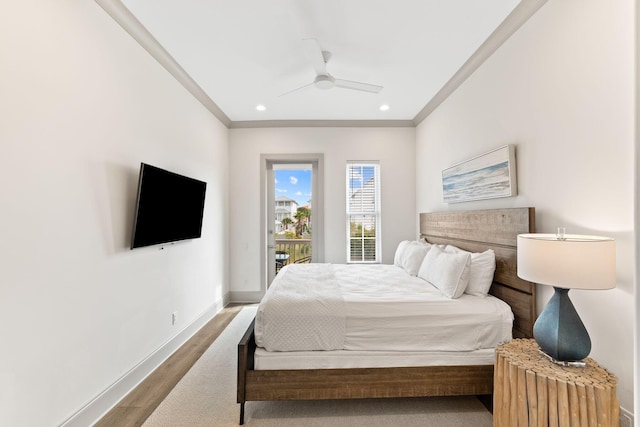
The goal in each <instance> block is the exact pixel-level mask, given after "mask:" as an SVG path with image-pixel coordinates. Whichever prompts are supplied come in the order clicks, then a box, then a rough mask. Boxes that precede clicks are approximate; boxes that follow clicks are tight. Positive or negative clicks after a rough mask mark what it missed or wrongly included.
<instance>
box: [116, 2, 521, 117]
mask: <svg viewBox="0 0 640 427" xmlns="http://www.w3.org/2000/svg"><path fill="white" fill-rule="evenodd" d="M122 3H123V4H124V6H126V8H128V9H129V10H130V11H131V12H132V13H133V15H135V17H136V18H137V19H138V20H139V21H140V23H142V25H144V26H145V27H146V29H147V30H148V31H149V32H150V33H151V34H152V35H153V36H154V37H155V39H156V40H157V41H158V42H159V43H160V45H162V47H164V49H165V50H166V51H167V52H168V53H169V54H170V55H171V56H172V57H173V58H174V59H175V60H176V61H177V63H178V64H179V65H180V66H181V67H182V68H183V69H184V70H185V71H186V72H187V73H188V75H189V76H191V78H192V79H193V80H194V81H195V82H196V83H197V84H198V85H199V86H200V87H201V88H202V89H203V90H204V92H205V93H206V94H207V95H208V96H209V97H210V98H211V99H212V100H213V101H214V102H215V104H217V106H218V107H219V108H220V109H221V110H222V111H223V112H224V114H225V115H226V116H227V117H228V118H229V119H230V120H231V121H232V122H244V121H263V120H413V119H414V118H415V117H416V115H418V113H420V111H421V110H422V109H423V108H424V107H425V105H427V103H429V101H430V100H431V99H432V98H433V97H434V96H435V95H436V94H437V93H438V91H439V90H440V89H441V88H442V87H443V86H444V85H445V83H447V81H449V79H451V77H452V76H453V75H454V74H455V73H456V72H457V71H458V70H459V69H460V67H461V66H462V65H463V64H464V63H465V61H467V59H469V58H470V57H471V55H472V54H473V53H474V52H475V51H476V50H477V49H478V48H479V47H480V45H481V44H482V43H483V42H484V41H485V40H486V39H487V37H488V36H489V35H490V34H491V33H492V32H493V31H494V30H495V29H496V27H498V25H499V24H500V23H501V22H502V21H503V20H504V19H505V18H506V17H507V16H508V15H509V14H510V13H511V12H512V11H513V9H514V8H515V7H516V6H517V5H518V3H519V0H483V1H478V0H395V1H382V0H271V1H265V0H236V1H232V0H228V1H214V0H182V1H176V0H154V1H149V0H122ZM306 38H315V39H317V40H318V42H319V44H320V46H321V48H322V49H323V50H328V51H330V52H331V53H332V58H331V60H330V61H329V62H328V64H327V68H328V71H329V72H330V73H331V74H332V75H333V76H334V77H336V78H340V79H345V80H355V81H361V82H365V83H371V84H376V85H381V86H384V89H382V91H380V93H378V94H372V93H367V92H362V91H356V90H348V89H342V88H337V87H336V88H333V89H329V90H321V89H317V88H315V87H313V86H309V87H306V88H304V89H301V90H299V91H296V92H294V93H291V94H288V95H285V96H280V95H281V94H283V93H285V92H287V91H290V90H292V89H295V88H298V87H301V86H303V85H306V84H309V83H311V82H312V81H313V79H314V77H315V71H314V69H313V66H312V63H311V60H310V58H309V57H308V48H306V44H305V41H304V39H306ZM258 104H263V105H264V106H265V107H266V110H265V111H262V112H260V111H257V110H256V106H257V105H258ZM382 104H387V105H389V110H388V111H386V112H383V111H380V108H379V107H380V106H381V105H382Z"/></svg>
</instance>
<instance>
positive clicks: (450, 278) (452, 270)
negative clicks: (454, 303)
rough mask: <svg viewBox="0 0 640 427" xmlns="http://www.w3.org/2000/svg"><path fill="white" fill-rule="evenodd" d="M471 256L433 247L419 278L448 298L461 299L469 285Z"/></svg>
mask: <svg viewBox="0 0 640 427" xmlns="http://www.w3.org/2000/svg"><path fill="white" fill-rule="evenodd" d="M470 266H471V255H470V254H468V253H467V254H463V253H448V252H444V251H443V250H442V249H440V248H439V247H437V246H433V247H432V248H431V250H430V251H429V253H427V255H426V256H425V257H424V261H422V265H421V266H420V270H419V271H418V277H420V278H422V279H424V280H426V281H427V282H429V283H431V284H432V285H433V286H435V287H436V288H438V289H439V290H440V292H442V293H443V294H444V296H446V297H447V298H459V297H460V296H461V295H462V294H463V293H464V290H465V288H466V287H467V284H468V283H469V270H470V268H469V267H470Z"/></svg>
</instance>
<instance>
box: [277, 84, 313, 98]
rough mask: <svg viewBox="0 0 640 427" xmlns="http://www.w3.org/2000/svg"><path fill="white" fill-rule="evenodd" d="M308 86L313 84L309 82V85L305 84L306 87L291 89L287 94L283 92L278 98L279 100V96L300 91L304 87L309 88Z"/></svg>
mask: <svg viewBox="0 0 640 427" xmlns="http://www.w3.org/2000/svg"><path fill="white" fill-rule="evenodd" d="M309 86H313V82H311V83H307V84H306V85H304V86H300V87H297V88H295V89H292V90H290V91H287V92H285V93H281V94H280V95H278V98H280V97H281V96H285V95H289V94H290V93H293V92H297V91H299V90H302V89H304V88H305V87H309Z"/></svg>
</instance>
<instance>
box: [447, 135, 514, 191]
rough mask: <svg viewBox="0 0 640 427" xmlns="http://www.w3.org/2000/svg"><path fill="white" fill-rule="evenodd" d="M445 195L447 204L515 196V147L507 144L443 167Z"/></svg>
mask: <svg viewBox="0 0 640 427" xmlns="http://www.w3.org/2000/svg"><path fill="white" fill-rule="evenodd" d="M442 194H443V197H444V202H445V203H460V202H468V201H472V200H483V199H494V198H498V197H510V196H515V195H516V194H517V184H516V173H515V146H514V145H505V146H504V147H501V148H498V149H496V150H493V151H490V152H488V153H485V154H482V155H480V156H478V157H474V158H473V159H470V160H466V161H464V162H462V163H459V164H457V165H455V166H451V167H450V168H447V169H445V170H443V171H442Z"/></svg>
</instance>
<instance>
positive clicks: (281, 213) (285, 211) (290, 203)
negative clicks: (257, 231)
mask: <svg viewBox="0 0 640 427" xmlns="http://www.w3.org/2000/svg"><path fill="white" fill-rule="evenodd" d="M297 211H298V202H296V201H295V200H293V199H291V198H289V197H287V196H278V197H276V199H275V221H276V232H277V233H281V232H283V231H286V230H287V228H286V227H285V226H284V225H283V224H282V220H283V219H285V218H290V219H291V220H292V221H294V222H295V219H294V215H295V214H296V212H297Z"/></svg>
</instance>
